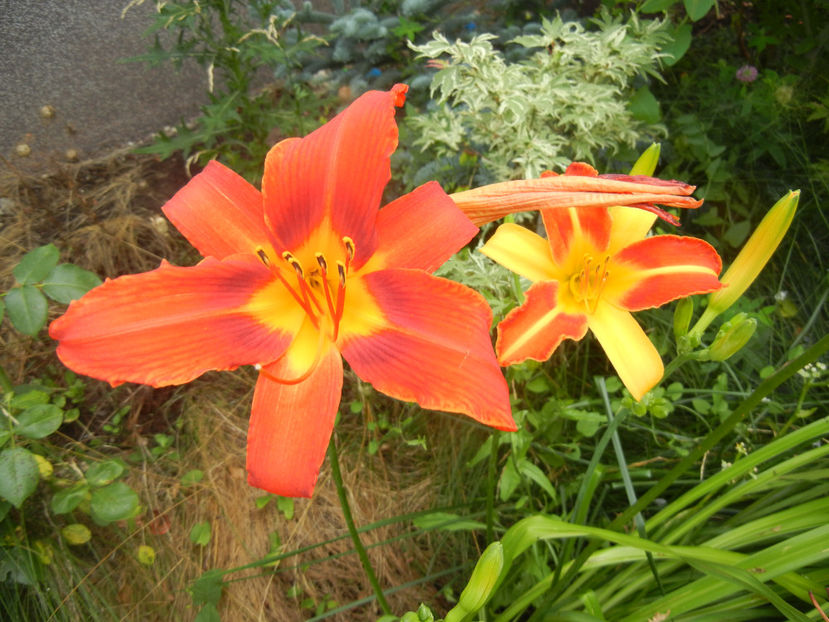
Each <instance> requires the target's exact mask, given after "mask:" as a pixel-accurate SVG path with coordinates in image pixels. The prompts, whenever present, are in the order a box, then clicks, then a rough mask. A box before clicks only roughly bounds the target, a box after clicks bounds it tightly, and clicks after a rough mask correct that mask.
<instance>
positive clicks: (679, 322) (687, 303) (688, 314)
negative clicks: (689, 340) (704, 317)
mask: <svg viewBox="0 0 829 622" xmlns="http://www.w3.org/2000/svg"><path fill="white" fill-rule="evenodd" d="M693 316H694V299H693V298H691V297H690V296H688V297H686V298H681V299H680V300H679V302H678V303H676V309H674V337H676V338H677V339H679V338H680V337H682V336H683V335H685V334H687V333H688V327H689V326H690V325H691V318H692V317H693Z"/></svg>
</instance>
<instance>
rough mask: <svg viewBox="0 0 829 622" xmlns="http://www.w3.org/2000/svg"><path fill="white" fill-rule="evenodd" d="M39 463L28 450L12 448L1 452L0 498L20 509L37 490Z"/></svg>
mask: <svg viewBox="0 0 829 622" xmlns="http://www.w3.org/2000/svg"><path fill="white" fill-rule="evenodd" d="M38 479H39V471H38V468H37V461H36V460H35V457H34V456H33V455H32V453H31V452H30V451H29V450H28V449H24V448H23V447H12V448H10V449H4V450H3V451H2V452H0V497H3V498H4V499H6V500H7V501H9V502H10V503H11V504H12V505H14V507H16V508H18V509H19V508H20V506H21V505H23V502H24V501H25V500H26V498H27V497H29V496H30V495H31V494H32V493H33V492H34V491H35V488H37V482H38Z"/></svg>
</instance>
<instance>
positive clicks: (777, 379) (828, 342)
mask: <svg viewBox="0 0 829 622" xmlns="http://www.w3.org/2000/svg"><path fill="white" fill-rule="evenodd" d="M827 350H829V335H825V336H824V337H823V338H822V339H821V340H820V341H818V342H817V343H816V344H815V345H813V346H812V347H811V348H809V349H808V350H806V351H805V352H804V353H803V354H801V355H800V356H798V357H797V358H795V359H793V360H791V361H789V363H788V364H786V365H783V366H782V367H781V368H780V369H778V370H777V371H776V372H775V373H774V374H772V375H771V376H769V377H768V378H766V379H765V380H763V382H761V383H760V384H759V385H758V386H757V388H756V389H755V390H754V392H753V393H752V394H751V395H749V396H748V397H747V398H746V399H745V400H743V401H742V402H741V403H740V404H739V406H737V408H735V409H734V411H733V412H732V413H731V415H729V417H728V419H726V420H725V421H723V422H722V423H721V424H720V425H719V426H718V427H717V428H716V429H715V430H713V431H712V432H710V433H709V434H708V435H707V436H706V437H705V438H704V439H703V440H702V441H701V442H700V443H699V445H697V446H696V447H695V448H694V449H693V450H691V451H690V452H689V453H688V455H686V456H685V457H684V458H682V460H680V461H679V462H678V463H677V465H676V466H675V467H674V468H673V469H671V471H670V472H668V473H667V474H666V475H665V476H664V477H663V478H662V479H660V480H659V481H658V482H656V484H654V485H653V486H652V487H651V488H650V490H648V491H647V492H646V493H645V494H644V495H642V497H640V499H639V500H638V501H637V502H636V503H635V504H634V505H632V506H630V507H629V508H628V509H627V510H625V511H624V512H622V514H620V515H619V516H617V517H616V518H615V519H614V520H613V521H612V522H611V523H610V525H608V529H609V530H615V529H619V528H620V527H621V526H622V525H624V524H625V523H627V522H628V521H629V520H630V519H631V517H632V516H634V515H635V514H636V513H637V512H640V511H641V510H643V509H644V508H646V507H647V506H648V505H650V504H651V503H652V502H653V500H654V499H656V497H658V496H659V495H660V494H662V493H663V492H664V491H665V490H667V489H668V488H669V487H670V486H671V484H673V483H674V482H675V481H676V480H677V479H678V478H679V477H680V476H682V475H683V474H684V473H685V472H686V471H687V470H689V469H690V468H692V467H693V466H694V464H696V462H697V461H698V460H699V459H700V458H702V456H704V455H705V453H706V452H707V451H710V450H711V449H712V448H713V447H714V446H715V445H716V444H717V443H719V442H720V441H721V440H722V439H723V438H724V437H725V436H726V435H727V434H729V433H730V432H732V431H733V429H734V427H735V426H736V425H737V424H738V423H740V421H742V420H743V419H744V418H745V417H746V416H748V414H749V413H750V412H751V411H752V409H754V408H755V407H757V406H758V405H759V404H760V403H761V401H762V399H763V398H764V397H766V396H767V395H769V394H770V393H771V392H772V391H774V390H775V389H776V388H777V387H778V386H780V385H781V384H783V382H785V381H786V380H788V379H789V378H791V377H792V376H793V375H795V374H796V373H797V370H799V369H802V368H803V366H805V365H807V364H809V363H813V362H814V361H816V360H817V359H818V358H820V357H821V356H822V355H823V354H824V353H825V352H826V351H827ZM599 546H601V542H591V543H590V544H589V545H588V546H587V547H585V548H584V550H582V551H581V553H580V554H579V556H578V557H577V558H576V559H575V560H574V561H573V563H572V564H571V565H570V568H569V569H568V571H567V573H566V575H565V576H564V577H563V580H562V581H561V582H560V583H557V585H556V586H555V587H554V588H553V591H552V594H551V595H550V600H549V601H548V602H554V601H555V599H556V598H557V597H558V596H559V595H560V594H561V593H562V592H563V591H564V590H565V589H566V588H567V585H568V584H569V582H570V581H572V580H573V579H574V578H575V577H576V575H577V574H578V572H579V569H580V568H581V567H582V566H583V565H584V562H586V561H587V559H588V558H589V557H590V556H591V555H592V554H593V553H594V552H595V551H596V549H598V548H599Z"/></svg>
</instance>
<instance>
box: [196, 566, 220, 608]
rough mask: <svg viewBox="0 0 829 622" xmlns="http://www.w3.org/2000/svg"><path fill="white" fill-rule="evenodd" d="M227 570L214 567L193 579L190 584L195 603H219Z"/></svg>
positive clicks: (214, 604)
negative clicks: (223, 578)
mask: <svg viewBox="0 0 829 622" xmlns="http://www.w3.org/2000/svg"><path fill="white" fill-rule="evenodd" d="M224 573H225V571H224V570H222V569H221V568H214V569H213V570H208V571H207V572H205V573H204V574H203V575H202V576H200V577H199V578H198V579H196V580H195V581H193V585H191V586H190V594H192V596H193V604H194V605H213V606H214V607H215V606H216V605H218V604H219V599H220V598H221V597H222V588H223V587H224V581H222V577H223V576H224Z"/></svg>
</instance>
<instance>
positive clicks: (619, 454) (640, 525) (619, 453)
mask: <svg viewBox="0 0 829 622" xmlns="http://www.w3.org/2000/svg"><path fill="white" fill-rule="evenodd" d="M596 386H597V387H598V389H599V393H601V394H602V400H603V401H604V407H605V413H606V414H607V421H608V423H611V424H612V423H613V418H614V417H613V409H612V408H611V407H610V397H609V396H608V394H607V386H606V385H605V381H604V378H602V377H601V376H598V377H597V378H596ZM623 414H625V411H622V413H621V414H620V415H619V418H621V417H622V415H623ZM611 442H612V443H613V450H614V452H615V453H616V462H617V463H618V464H619V473H620V474H621V476H622V482H623V483H624V485H625V493H626V494H627V498H628V503H629V504H630V505H631V506H634V505H636V501H637V498H636V491H635V490H634V489H633V480H631V478H630V472H629V471H628V465H627V462H626V461H625V452H624V450H623V449H622V439H621V438H620V437H619V428H618V427H617V428H616V429H614V430H613V436H612V437H611ZM633 523H634V525H636V531H637V532H638V533H639V537H640V538H642V539H643V540H644V539H647V537H648V534H647V532H646V531H645V520H644V519H643V518H642V513H641V512H636V514H634V515H633ZM645 555H646V557H647V558H648V566H650V569H651V573H652V574H653V578H654V580H655V581H656V586H657V587H658V588H659V591H660V593H662V595H664V594H665V590H664V589H663V588H662V582H661V581H660V580H659V573H658V572H657V570H656V562H654V560H653V554H652V553H651V552H650V551H645Z"/></svg>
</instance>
